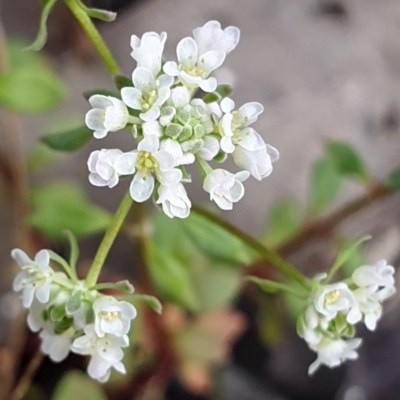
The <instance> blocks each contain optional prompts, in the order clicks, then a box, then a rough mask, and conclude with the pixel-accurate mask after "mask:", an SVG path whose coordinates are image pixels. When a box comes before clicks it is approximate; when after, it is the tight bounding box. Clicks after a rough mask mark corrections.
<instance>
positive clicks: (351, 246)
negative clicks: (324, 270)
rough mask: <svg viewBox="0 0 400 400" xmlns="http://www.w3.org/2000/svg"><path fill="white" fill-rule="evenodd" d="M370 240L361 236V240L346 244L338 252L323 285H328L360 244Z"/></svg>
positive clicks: (369, 237)
mask: <svg viewBox="0 0 400 400" xmlns="http://www.w3.org/2000/svg"><path fill="white" fill-rule="evenodd" d="M369 239H371V236H363V237H362V238H360V239H358V240H356V241H355V242H349V243H346V244H345V245H344V246H343V247H342V248H341V249H340V251H339V254H338V256H337V258H336V261H335V262H334V263H333V265H332V268H331V269H330V271H329V273H328V276H327V278H326V279H325V281H324V283H325V284H326V283H328V282H329V281H330V280H331V279H332V278H333V276H334V275H335V273H336V272H337V271H338V270H339V269H340V268H341V267H342V266H343V265H344V263H345V262H346V261H347V260H348V259H349V258H350V257H351V256H352V255H353V253H354V252H355V251H356V249H357V248H358V247H359V246H360V244H361V243H363V242H365V241H366V240H369Z"/></svg>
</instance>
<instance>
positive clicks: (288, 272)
mask: <svg viewBox="0 0 400 400" xmlns="http://www.w3.org/2000/svg"><path fill="white" fill-rule="evenodd" d="M192 211H193V212H195V213H196V214H198V215H200V216H202V217H203V218H205V219H207V220H209V221H210V222H212V223H213V224H216V225H219V226H220V227H221V228H222V229H224V230H226V231H228V232H230V233H231V234H232V235H234V236H236V237H237V238H239V239H240V240H241V241H242V242H243V243H245V244H247V246H249V247H250V248H252V249H253V250H255V251H256V252H257V253H258V254H259V255H260V256H262V258H263V259H264V260H265V261H267V262H269V263H270V264H271V265H272V266H274V267H275V268H276V269H278V270H279V271H281V272H282V273H283V274H284V275H285V276H286V277H287V278H289V279H291V280H294V281H296V282H298V283H299V284H301V285H302V286H304V287H305V288H309V286H310V285H309V280H308V279H307V278H306V277H305V276H304V275H303V274H302V273H301V272H299V271H298V270H297V269H296V268H294V267H293V266H292V265H291V264H289V263H288V262H287V261H285V260H283V259H282V258H281V257H280V256H279V255H278V254H277V253H275V252H273V251H272V250H270V249H268V248H267V247H265V246H264V245H263V244H262V243H260V242H259V241H258V240H256V239H254V238H253V237H251V236H250V235H248V234H247V233H245V232H243V231H241V230H240V229H238V228H236V227H235V226H233V225H231V224H230V223H229V222H227V221H225V220H223V219H222V218H220V217H218V216H217V215H215V214H212V213H210V212H208V211H206V210H204V209H202V208H200V207H198V206H195V205H194V206H192Z"/></svg>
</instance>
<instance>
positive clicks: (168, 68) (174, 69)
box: [163, 61, 179, 76]
mask: <svg viewBox="0 0 400 400" xmlns="http://www.w3.org/2000/svg"><path fill="white" fill-rule="evenodd" d="M163 70H164V72H165V73H166V74H167V75H170V76H178V75H179V69H178V65H177V63H176V62H174V61H168V62H166V63H165V64H164V67H163Z"/></svg>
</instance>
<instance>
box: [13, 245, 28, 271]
mask: <svg viewBox="0 0 400 400" xmlns="http://www.w3.org/2000/svg"><path fill="white" fill-rule="evenodd" d="M11 257H12V258H14V260H15V261H16V262H17V263H18V265H19V266H20V267H24V266H25V265H30V264H32V260H31V259H30V258H29V257H28V256H27V254H26V253H25V252H24V251H22V250H21V249H14V250H13V251H12V252H11Z"/></svg>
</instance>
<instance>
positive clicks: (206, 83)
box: [199, 77, 218, 93]
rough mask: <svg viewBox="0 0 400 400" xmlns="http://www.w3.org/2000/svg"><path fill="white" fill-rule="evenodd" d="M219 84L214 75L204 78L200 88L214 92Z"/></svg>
mask: <svg viewBox="0 0 400 400" xmlns="http://www.w3.org/2000/svg"><path fill="white" fill-rule="evenodd" d="M217 85H218V83H217V80H216V79H215V78H214V77H210V78H208V79H205V80H202V81H201V82H200V83H199V86H200V89H202V90H204V91H205V92H207V93H211V92H213V91H214V90H215V89H216V88H217Z"/></svg>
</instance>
